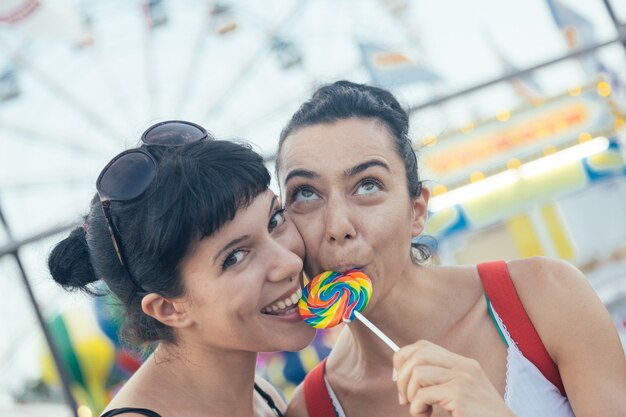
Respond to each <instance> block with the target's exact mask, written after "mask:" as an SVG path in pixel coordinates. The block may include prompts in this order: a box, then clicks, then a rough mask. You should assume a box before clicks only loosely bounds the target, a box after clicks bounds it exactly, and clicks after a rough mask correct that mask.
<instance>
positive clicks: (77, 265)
mask: <svg viewBox="0 0 626 417" xmlns="http://www.w3.org/2000/svg"><path fill="white" fill-rule="evenodd" d="M48 268H49V269H50V273H51V274H52V278H54V280H55V281H56V282H57V283H58V284H60V285H62V286H63V288H65V289H66V290H77V289H78V290H85V291H87V292H89V290H88V289H87V288H86V286H87V285H88V284H90V283H92V282H95V281H97V280H98V278H97V277H96V274H95V272H94V269H93V265H92V264H91V260H90V258H89V246H87V239H86V233H85V230H84V229H83V227H77V228H75V229H74V230H72V232H71V233H70V235H69V236H68V237H67V238H65V239H63V240H62V241H60V242H59V243H58V244H57V245H56V246H55V247H54V249H53V250H52V253H51V254H50V257H49V258H48Z"/></svg>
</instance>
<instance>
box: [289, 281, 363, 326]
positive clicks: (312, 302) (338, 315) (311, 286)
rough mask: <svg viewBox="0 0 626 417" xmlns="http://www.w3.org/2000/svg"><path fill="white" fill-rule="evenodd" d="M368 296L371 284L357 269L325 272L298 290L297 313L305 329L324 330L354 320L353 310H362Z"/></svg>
mask: <svg viewBox="0 0 626 417" xmlns="http://www.w3.org/2000/svg"><path fill="white" fill-rule="evenodd" d="M371 296H372V283H371V281H370V279H369V278H368V277H367V275H365V274H364V273H363V272H361V271H359V270H358V269H352V270H350V271H346V272H344V273H343V274H342V273H339V272H335V271H326V272H323V273H321V274H319V275H318V276H316V277H315V278H313V279H312V280H311V282H309V283H308V284H307V286H306V287H305V288H304V289H303V290H302V297H301V298H300V300H299V301H298V310H299V311H300V315H301V316H302V318H303V319H304V321H305V322H306V323H307V324H308V325H309V326H312V327H315V328H317V329H325V328H329V327H334V326H336V325H338V324H339V323H341V322H350V321H352V320H354V312H355V310H356V311H358V312H361V311H363V309H364V308H365V306H367V303H369V301H370V297H371Z"/></svg>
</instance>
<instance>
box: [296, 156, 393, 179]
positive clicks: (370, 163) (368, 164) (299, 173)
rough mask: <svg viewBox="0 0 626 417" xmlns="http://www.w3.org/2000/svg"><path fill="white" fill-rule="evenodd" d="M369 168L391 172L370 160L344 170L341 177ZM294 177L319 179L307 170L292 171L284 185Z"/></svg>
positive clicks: (381, 164) (375, 160) (377, 162)
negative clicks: (380, 168)
mask: <svg viewBox="0 0 626 417" xmlns="http://www.w3.org/2000/svg"><path fill="white" fill-rule="evenodd" d="M371 167H382V168H384V169H386V170H387V171H389V172H391V169H390V168H389V165H387V164H386V163H384V162H382V161H379V160H377V159H372V160H370V161H365V162H363V163H360V164H358V165H356V166H354V167H352V168H348V169H346V170H345V171H344V172H343V176H344V177H347V178H349V177H353V176H355V175H357V174H359V173H361V172H363V171H365V170H367V169H369V168H371ZM295 177H302V178H307V179H310V180H311V179H316V178H319V174H317V173H315V172H313V171H309V170H308V169H294V170H293V171H291V172H290V173H289V174H287V177H285V184H287V183H288V182H289V180H290V179H292V178H295Z"/></svg>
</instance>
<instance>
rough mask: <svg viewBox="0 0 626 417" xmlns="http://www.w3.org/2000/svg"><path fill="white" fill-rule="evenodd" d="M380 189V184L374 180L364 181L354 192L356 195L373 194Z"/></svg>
mask: <svg viewBox="0 0 626 417" xmlns="http://www.w3.org/2000/svg"><path fill="white" fill-rule="evenodd" d="M381 189H382V185H381V184H380V182H379V181H376V180H374V179H366V180H363V181H362V182H361V184H360V185H359V188H357V190H356V194H358V195H363V194H373V193H375V192H378V191H380V190H381Z"/></svg>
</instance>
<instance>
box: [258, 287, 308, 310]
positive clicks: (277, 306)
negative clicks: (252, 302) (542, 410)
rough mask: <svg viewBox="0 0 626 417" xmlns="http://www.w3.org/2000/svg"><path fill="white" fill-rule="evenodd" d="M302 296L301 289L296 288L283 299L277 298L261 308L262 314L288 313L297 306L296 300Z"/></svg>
mask: <svg viewBox="0 0 626 417" xmlns="http://www.w3.org/2000/svg"><path fill="white" fill-rule="evenodd" d="M301 296H302V289H301V288H298V289H297V290H296V291H295V292H293V293H291V294H289V295H287V296H286V297H285V298H284V299H281V300H278V301H276V302H274V303H272V304H270V305H268V306H265V307H263V308H262V309H261V313H263V314H271V315H278V316H282V315H286V314H290V313H291V312H292V310H295V309H297V308H298V300H299V299H300V297H301Z"/></svg>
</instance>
